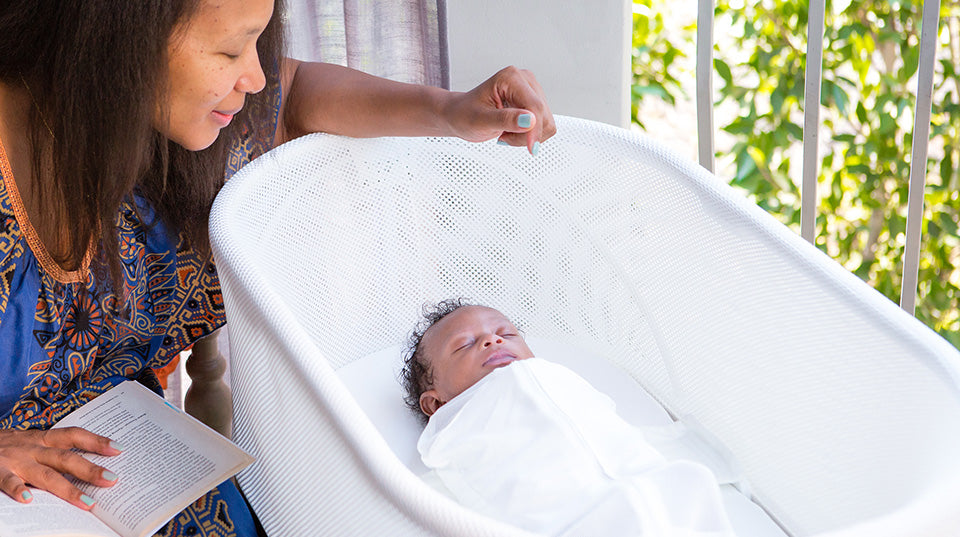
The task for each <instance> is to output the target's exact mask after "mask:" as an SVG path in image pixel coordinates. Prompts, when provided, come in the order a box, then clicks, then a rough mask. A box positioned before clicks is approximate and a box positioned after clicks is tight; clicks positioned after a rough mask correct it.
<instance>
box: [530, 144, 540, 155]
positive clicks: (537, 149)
mask: <svg viewBox="0 0 960 537" xmlns="http://www.w3.org/2000/svg"><path fill="white" fill-rule="evenodd" d="M539 152H540V142H533V149H531V150H530V154H531V155H533V156H537V153H539Z"/></svg>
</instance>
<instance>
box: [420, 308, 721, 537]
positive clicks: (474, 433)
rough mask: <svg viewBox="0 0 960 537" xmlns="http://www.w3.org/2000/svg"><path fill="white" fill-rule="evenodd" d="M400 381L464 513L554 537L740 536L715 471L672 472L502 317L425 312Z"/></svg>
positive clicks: (604, 403)
mask: <svg viewBox="0 0 960 537" xmlns="http://www.w3.org/2000/svg"><path fill="white" fill-rule="evenodd" d="M402 381H403V383H404V388H405V390H406V401H407V404H408V405H409V406H410V407H411V408H413V409H415V411H416V412H418V413H420V414H421V415H422V417H423V419H424V420H425V421H427V425H426V428H425V429H424V431H423V433H422V435H421V436H420V440H419V442H418V444H417V448H418V450H419V451H420V455H421V457H422V459H423V462H424V464H426V466H427V467H428V468H430V469H431V474H432V475H430V476H429V477H430V479H431V480H433V481H435V482H438V483H437V485H438V487H439V488H441V490H443V491H444V492H446V493H448V494H450V495H452V496H453V497H454V498H455V499H456V500H457V501H459V502H460V503H461V504H462V505H465V506H466V507H469V508H471V509H474V510H476V511H478V512H481V513H483V514H486V515H487V516H490V517H492V518H496V519H499V520H502V521H505V522H508V523H510V524H513V525H515V526H517V527H520V528H523V529H526V530H528V531H532V532H535V533H540V534H544V535H551V536H564V537H573V536H594V535H604V536H615V535H616V536H628V535H629V536H657V537H668V536H671V537H672V536H689V537H694V536H696V537H706V536H711V537H713V536H717V537H719V536H732V535H733V531H732V530H731V529H730V523H729V521H728V520H727V516H726V514H725V512H724V509H723V504H722V502H721V497H720V491H719V487H718V485H717V482H716V479H715V477H714V475H713V474H712V473H711V472H710V470H708V469H707V468H706V467H705V466H703V465H701V464H698V463H694V462H689V461H668V460H666V459H665V458H664V457H663V456H662V455H661V454H660V453H659V452H658V451H657V450H656V449H655V448H654V447H652V446H651V444H650V443H649V442H648V441H647V440H646V439H645V438H644V435H643V433H642V432H641V431H640V429H639V428H637V427H634V426H633V425H630V424H628V423H627V422H625V421H624V420H623V419H621V418H620V417H619V416H618V415H617V413H616V412H615V409H614V404H613V401H612V400H611V399H610V398H609V397H607V396H606V395H604V394H602V393H600V392H599V391H597V390H595V389H594V388H593V387H592V386H590V384H588V383H587V382H586V381H585V380H583V379H582V378H581V377H580V376H578V375H577V374H575V373H574V372H572V371H571V370H569V369H567V368H565V367H563V366H560V365H558V364H554V363H551V362H548V361H546V360H544V359H542V358H540V357H534V354H533V352H532V351H531V350H530V348H529V347H527V344H526V343H525V342H524V339H523V337H522V336H521V335H520V333H519V331H518V330H517V328H516V327H515V326H514V325H513V323H511V322H510V320H509V319H507V318H506V317H505V316H504V315H503V314H502V313H500V312H499V311H497V310H495V309H492V308H488V307H484V306H477V305H467V304H463V303H462V302H461V301H458V300H449V301H444V302H441V303H440V304H439V305H438V306H437V307H436V308H435V309H433V310H431V311H426V312H425V318H424V320H423V321H422V322H421V324H420V325H418V327H417V329H416V330H415V331H414V332H413V333H412V334H411V337H410V343H409V348H408V352H407V356H406V357H405V363H404V370H403V373H402Z"/></svg>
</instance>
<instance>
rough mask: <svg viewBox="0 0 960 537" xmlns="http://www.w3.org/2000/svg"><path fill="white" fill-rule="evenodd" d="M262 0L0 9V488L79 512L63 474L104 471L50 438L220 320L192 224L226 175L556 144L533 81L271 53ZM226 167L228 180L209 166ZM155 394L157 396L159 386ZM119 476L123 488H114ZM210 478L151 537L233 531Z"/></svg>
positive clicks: (7, 3) (244, 520)
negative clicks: (251, 166) (374, 70)
mask: <svg viewBox="0 0 960 537" xmlns="http://www.w3.org/2000/svg"><path fill="white" fill-rule="evenodd" d="M279 12H280V6H278V5H274V1H273V0H178V1H174V0H138V1H137V2H115V1H114V0H96V1H94V0H84V1H81V0H70V1H68V0H3V1H2V2H0V144H2V145H0V175H2V182H0V224H2V225H0V276H2V277H0V349H2V352H3V354H2V355H0V490H2V491H3V493H6V494H8V495H10V496H11V497H13V498H14V499H16V500H18V501H21V502H29V501H30V499H31V496H30V492H29V489H28V488H27V486H26V485H27V484H28V483H29V484H30V485H31V486H34V487H37V488H40V489H45V490H49V491H51V492H53V493H54V494H56V495H57V496H60V497H61V498H64V499H65V500H67V501H69V502H70V503H72V504H74V505H76V506H78V507H80V508H82V509H90V508H91V507H92V505H93V504H94V503H95V498H91V497H89V496H86V495H84V494H82V493H81V492H80V490H78V489H77V488H76V487H74V486H73V485H72V484H70V482H69V481H67V480H66V479H65V478H64V477H63V476H62V475H61V474H62V473H67V474H71V475H74V476H76V477H77V478H79V479H81V480H84V481H87V482H90V483H93V484H95V485H98V486H104V487H105V486H110V485H111V484H113V483H115V482H116V480H117V476H115V475H114V474H112V473H111V472H109V470H108V469H107V468H103V467H100V466H97V465H94V464H92V463H90V462H88V461H86V460H85V459H83V458H82V457H80V456H79V455H77V454H76V453H75V452H73V451H71V450H72V449H74V448H75V449H80V450H86V451H90V452H95V453H101V454H104V455H115V454H117V453H119V452H120V451H119V449H118V448H121V446H117V445H115V444H112V443H111V442H110V440H109V439H107V438H103V437H100V436H97V435H94V434H92V433H89V432H87V431H84V430H81V429H63V430H51V431H47V429H48V428H49V427H50V426H51V425H53V424H54V423H56V421H57V420H59V419H60V418H61V417H63V416H64V415H66V414H67V413H69V412H70V411H72V410H74V409H76V408H77V407H79V406H80V405H82V404H83V403H85V402H87V401H89V400H90V399H92V398H94V397H96V396H97V395H99V394H100V393H103V392H104V391H106V390H107V389H109V388H110V387H112V386H114V385H116V384H118V383H119V382H121V381H123V380H125V379H128V378H135V379H138V380H140V381H141V382H143V383H145V384H147V385H150V386H155V385H156V379H155V376H154V375H153V373H152V369H151V368H158V367H162V366H164V365H165V364H167V363H169V362H170V360H172V359H173V358H174V357H175V356H176V355H177V354H178V353H179V351H180V350H182V349H183V348H184V347H186V346H188V345H190V344H191V343H192V342H194V341H195V340H197V339H198V338H201V337H203V336H204V335H207V334H209V333H210V332H211V331H213V330H214V329H216V328H217V327H218V326H220V325H221V324H223V322H224V318H223V309H222V304H221V302H222V300H221V298H220V291H219V283H218V281H217V278H216V270H215V268H214V266H213V264H212V262H211V261H210V257H209V244H208V237H207V235H206V234H207V219H208V214H209V209H210V205H211V203H212V200H213V196H214V195H215V194H216V192H217V190H218V189H219V187H220V186H221V185H222V183H223V181H224V180H225V178H227V177H229V175H231V174H232V173H233V172H234V171H236V169H238V168H239V167H240V166H241V165H243V164H244V163H246V162H248V161H249V160H250V159H252V158H254V157H256V156H257V155H259V154H260V153H262V152H264V151H266V150H267V149H269V148H270V147H272V146H273V145H275V144H278V143H282V142H284V141H286V140H289V139H292V138H294V137H297V136H300V135H302V134H305V133H309V132H314V131H324V132H331V133H336V134H344V135H349V136H385V135H453V136H459V137H461V138H464V139H467V140H473V141H480V140H487V139H490V138H494V137H499V138H500V140H502V141H503V142H506V143H508V144H511V145H515V146H525V147H526V148H527V150H528V151H530V152H531V153H534V154H535V153H536V150H537V147H538V144H539V142H540V141H542V140H545V139H547V138H549V137H550V136H551V135H552V134H553V132H554V125H553V120H552V116H551V115H550V111H549V109H548V108H547V105H546V103H545V102H544V98H543V94H542V90H541V89H540V87H539V85H538V84H537V82H536V80H535V79H534V78H533V76H532V75H530V74H529V73H527V72H525V71H520V70H517V69H513V68H508V69H505V70H503V71H501V72H499V73H497V74H496V75H494V76H493V77H492V78H491V79H489V80H487V81H486V82H484V83H483V84H481V85H480V86H478V87H477V88H476V89H474V90H472V91H471V92H468V93H454V92H447V91H444V90H441V89H437V88H428V87H421V86H414V85H406V84H399V83H394V82H389V81H386V80H383V79H380V78H376V77H372V76H368V75H365V74H362V73H359V72H357V71H353V70H350V69H346V68H342V67H339V66H334V65H326V64H310V63H300V62H296V61H293V60H289V59H282V57H281V54H280V53H281V35H282V32H281V28H280V26H279V15H278V14H279ZM225 172H226V173H225ZM156 389H158V390H159V387H156ZM120 478H121V479H122V476H120ZM252 524H253V521H252V519H251V517H250V514H249V512H248V511H247V510H246V508H245V506H244V503H243V499H242V497H241V496H240V495H239V493H238V492H237V491H236V489H235V488H233V487H232V485H230V484H229V483H225V484H223V485H221V486H220V487H218V488H217V489H215V490H214V491H212V492H211V493H209V494H208V495H206V496H205V497H204V498H201V499H200V500H198V501H197V502H196V503H195V504H193V505H192V506H191V508H190V509H188V510H187V511H185V512H184V513H183V514H182V515H181V516H178V517H176V518H175V519H174V520H173V521H172V522H171V523H170V524H168V526H167V527H166V528H165V530H164V532H165V534H168V535H181V534H184V535H187V534H189V535H203V534H205V533H209V534H211V535H212V534H216V535H245V534H248V533H249V532H250V531H252V529H251V528H252Z"/></svg>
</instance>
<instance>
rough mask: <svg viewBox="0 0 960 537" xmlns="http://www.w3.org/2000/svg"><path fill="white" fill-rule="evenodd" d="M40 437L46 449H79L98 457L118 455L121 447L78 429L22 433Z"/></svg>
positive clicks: (104, 437)
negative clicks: (95, 454)
mask: <svg viewBox="0 0 960 537" xmlns="http://www.w3.org/2000/svg"><path fill="white" fill-rule="evenodd" d="M24 432H26V433H33V434H36V435H37V436H39V437H40V443H42V444H43V445H44V446H47V447H54V448H62V449H74V448H76V449H80V450H83V451H88V452H90V453H97V454H99V455H107V456H112V455H119V454H120V453H121V452H122V451H123V446H121V445H120V444H117V443H116V442H114V441H112V440H110V439H109V438H107V437H106V436H100V435H98V434H94V433H91V432H90V431H88V430H86V429H81V428H80V427H63V428H60V429H49V430H46V431H24Z"/></svg>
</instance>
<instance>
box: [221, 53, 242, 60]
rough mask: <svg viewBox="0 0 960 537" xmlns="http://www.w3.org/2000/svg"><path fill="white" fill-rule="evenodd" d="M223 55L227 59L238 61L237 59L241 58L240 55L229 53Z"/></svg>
mask: <svg viewBox="0 0 960 537" xmlns="http://www.w3.org/2000/svg"><path fill="white" fill-rule="evenodd" d="M223 55H224V56H226V57H227V58H230V59H231V60H236V59H237V58H239V57H240V55H239V54H230V53H227V52H224V53H223Z"/></svg>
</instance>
